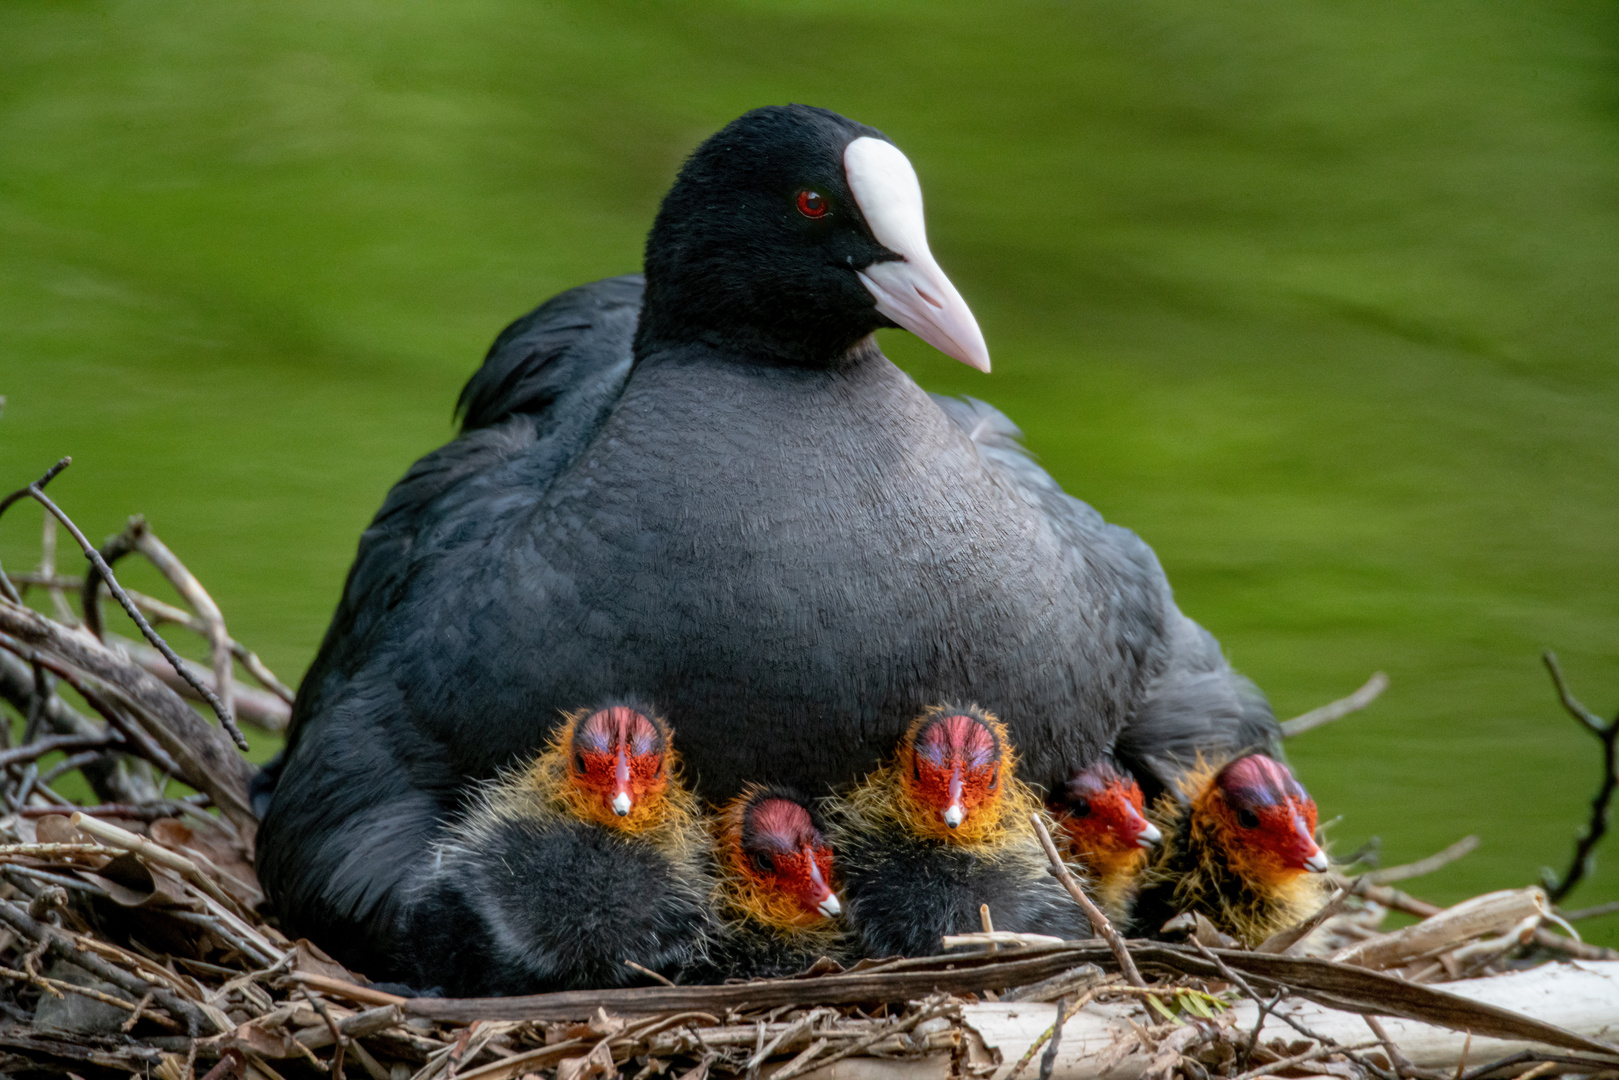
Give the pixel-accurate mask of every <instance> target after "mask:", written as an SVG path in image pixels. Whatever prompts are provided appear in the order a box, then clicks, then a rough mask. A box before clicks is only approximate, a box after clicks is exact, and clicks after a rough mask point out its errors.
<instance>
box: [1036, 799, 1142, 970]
mask: <svg viewBox="0 0 1619 1080" xmlns="http://www.w3.org/2000/svg"><path fill="white" fill-rule="evenodd" d="M1029 820H1030V821H1031V822H1033V824H1034V831H1035V835H1037V836H1038V837H1039V838H1040V846H1041V847H1042V848H1045V851H1046V858H1047V859H1048V860H1050V862H1051V865H1050V866H1049V867H1047V870H1048V872H1049V873H1050V874H1051V876H1052V877H1054V878H1056V879H1057V881H1058V883H1059V884H1060V885H1062V887H1063V888H1064V889H1067V890H1068V895H1069V896H1072V897H1073V898H1074V903H1076V904H1078V905H1079V908H1080V910H1081V911H1083V912H1084V913H1085V917H1086V918H1087V919H1089V920H1090V921H1091V929H1092V930H1093V931H1095V933H1096V936H1097V937H1099V938H1101V939H1102V940H1104V941H1106V942H1107V944H1108V948H1110V949H1112V950H1113V958H1114V959H1115V960H1117V961H1118V962H1119V970H1120V971H1121V972H1123V974H1124V978H1125V981H1126V982H1128V983H1129V984H1130V985H1131V986H1146V985H1147V984H1146V982H1145V981H1144V980H1143V979H1142V978H1141V972H1139V971H1137V970H1136V962H1135V961H1134V960H1133V959H1131V958H1130V950H1129V948H1128V947H1126V945H1125V944H1124V938H1122V937H1121V936H1119V932H1118V931H1117V930H1115V929H1113V924H1112V923H1110V922H1108V920H1107V916H1106V915H1104V914H1102V909H1101V908H1099V907H1097V906H1096V904H1095V903H1094V902H1093V901H1092V900H1091V898H1090V897H1088V896H1086V895H1085V890H1084V889H1081V888H1080V887H1079V882H1077V881H1075V880H1074V875H1073V874H1071V873H1069V872H1068V866H1067V865H1066V864H1065V863H1064V862H1063V861H1062V856H1061V855H1059V854H1058V853H1057V845H1056V844H1054V843H1052V842H1051V833H1049V832H1047V831H1046V823H1045V822H1043V821H1041V820H1040V815H1039V814H1030V815H1029Z"/></svg>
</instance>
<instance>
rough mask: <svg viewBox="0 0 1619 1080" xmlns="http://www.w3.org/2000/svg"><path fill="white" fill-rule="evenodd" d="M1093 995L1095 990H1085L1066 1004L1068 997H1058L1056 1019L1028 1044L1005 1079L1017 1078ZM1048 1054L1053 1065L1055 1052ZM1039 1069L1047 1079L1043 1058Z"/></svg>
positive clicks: (1048, 1074) (1089, 1001) (1047, 1074)
mask: <svg viewBox="0 0 1619 1080" xmlns="http://www.w3.org/2000/svg"><path fill="white" fill-rule="evenodd" d="M1095 996H1096V991H1095V990H1087V991H1086V992H1085V993H1083V994H1081V995H1080V996H1079V1000H1078V1001H1075V1002H1074V1003H1073V1004H1072V1005H1069V1004H1068V999H1067V998H1066V997H1062V998H1058V999H1057V1019H1056V1021H1055V1022H1053V1023H1052V1025H1051V1026H1050V1027H1048V1028H1046V1030H1044V1031H1042V1032H1041V1033H1040V1035H1039V1036H1038V1037H1037V1038H1036V1039H1035V1040H1034V1042H1032V1043H1030V1044H1029V1048H1028V1049H1027V1050H1025V1051H1023V1056H1022V1057H1020V1058H1018V1060H1017V1064H1016V1065H1013V1066H1012V1071H1011V1072H1009V1073H1007V1074H1006V1080H1017V1077H1018V1075H1019V1074H1020V1073H1022V1072H1023V1070H1024V1069H1027V1068H1028V1067H1029V1062H1031V1061H1033V1060H1034V1055H1035V1054H1038V1053H1039V1052H1040V1048H1041V1047H1042V1046H1044V1045H1046V1042H1047V1041H1048V1040H1055V1039H1056V1038H1057V1032H1058V1031H1060V1030H1062V1026H1063V1025H1064V1024H1066V1023H1068V1021H1070V1020H1072V1019H1073V1018H1074V1017H1075V1016H1077V1015H1078V1014H1079V1010H1081V1009H1083V1008H1084V1007H1085V1006H1087V1005H1089V1004H1090V1003H1091V999H1092V998H1094V997H1095ZM1048 1053H1050V1051H1048ZM1050 1056H1051V1059H1052V1064H1053V1065H1055V1064H1056V1054H1051V1055H1050ZM1040 1070H1041V1072H1043V1073H1045V1074H1046V1076H1047V1078H1048V1080H1049V1078H1050V1070H1049V1069H1047V1068H1046V1063H1045V1060H1044V1058H1042V1059H1041V1061H1040Z"/></svg>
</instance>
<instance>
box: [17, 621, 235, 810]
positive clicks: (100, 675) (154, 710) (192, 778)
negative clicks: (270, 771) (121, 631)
mask: <svg viewBox="0 0 1619 1080" xmlns="http://www.w3.org/2000/svg"><path fill="white" fill-rule="evenodd" d="M0 634H6V635H10V636H11V637H13V638H15V639H17V640H18V641H21V642H24V643H26V644H27V645H29V646H33V647H36V648H42V649H44V650H47V651H49V652H50V653H52V654H54V655H55V656H56V657H57V659H58V662H59V663H60V664H62V665H71V666H72V667H74V668H77V669H79V670H81V671H83V672H85V673H86V674H88V675H91V676H93V677H95V678H96V679H99V680H101V682H103V683H105V684H106V685H107V686H108V688H109V690H113V689H115V690H116V692H117V695H118V697H119V698H120V700H122V701H126V702H128V704H129V705H130V706H131V708H132V710H133V711H134V712H135V714H136V716H137V717H138V718H139V719H140V720H141V723H142V726H144V727H147V729H148V731H149V733H150V734H151V736H152V738H153V739H154V740H156V741H157V743H158V744H159V745H161V746H162V747H163V749H164V750H165V751H167V752H168V753H169V754H170V755H171V756H172V757H173V758H174V760H175V761H176V762H178V763H179V764H180V765H181V766H182V769H183V771H182V772H181V773H180V776H181V778H182V779H184V780H185V782H186V783H188V784H190V785H191V786H192V787H194V788H196V789H197V790H198V791H202V792H206V793H207V794H208V796H209V797H210V798H212V799H213V800H214V805H215V806H218V807H219V808H220V809H221V810H222V811H224V812H225V813H226V814H229V815H230V816H231V817H232V818H234V819H235V820H236V822H237V824H239V825H241V824H252V823H254V822H255V821H256V820H257V819H256V818H255V817H254V815H253V808H252V806H251V805H250V804H249V803H248V799H247V781H248V778H249V777H250V776H251V775H252V773H253V767H252V766H251V765H249V764H248V763H247V761H246V760H245V759H243V758H242V756H241V755H240V754H238V753H237V752H236V750H235V748H234V747H232V746H231V745H230V744H229V742H228V741H227V739H226V736H225V733H224V732H223V731H221V730H219V729H217V728H215V727H213V726H212V725H210V724H209V723H208V722H207V721H206V720H205V719H203V717H202V716H200V715H199V714H198V713H197V711H196V710H195V709H193V708H191V706H189V705H187V704H186V703H185V702H184V701H182V700H180V698H179V697H178V696H176V695H175V693H174V691H172V690H170V689H169V688H168V687H167V686H164V685H163V683H162V681H161V680H159V679H157V678H156V677H154V676H152V675H149V674H147V673H146V672H145V671H142V670H141V669H140V668H138V667H136V666H135V665H134V664H131V663H130V662H129V661H128V660H127V659H126V658H124V657H122V656H120V655H118V654H117V653H115V652H113V651H112V650H111V649H109V648H108V647H107V646H105V645H103V644H101V643H100V642H98V641H96V640H94V639H93V638H91V637H89V636H88V635H86V634H83V633H79V632H77V631H72V630H68V629H67V628H65V627H63V626H62V625H61V624H59V623H56V622H53V621H52V620H50V619H48V618H46V617H45V616H44V615H41V614H40V613H39V612H37V611H35V610H34V609H33V608H28V607H18V606H17V605H15V604H3V603H0ZM8 648H9V646H8Z"/></svg>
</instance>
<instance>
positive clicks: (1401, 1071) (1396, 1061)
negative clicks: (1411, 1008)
mask: <svg viewBox="0 0 1619 1080" xmlns="http://www.w3.org/2000/svg"><path fill="white" fill-rule="evenodd" d="M1361 1019H1362V1020H1364V1021H1366V1026H1367V1027H1369V1028H1371V1029H1372V1034H1373V1035H1375V1036H1377V1041H1378V1042H1380V1043H1382V1044H1383V1052H1384V1053H1386V1054H1388V1056H1389V1064H1390V1065H1393V1066H1394V1072H1395V1075H1397V1076H1401V1077H1412V1076H1419V1075H1433V1076H1437V1074H1428V1073H1427V1072H1426V1070H1418V1069H1417V1067H1416V1066H1415V1065H1413V1064H1412V1063H1411V1059H1410V1058H1408V1057H1406V1056H1405V1054H1404V1053H1402V1052H1401V1051H1400V1048H1399V1047H1398V1046H1395V1045H1394V1040H1393V1039H1391V1038H1389V1033H1388V1032H1387V1031H1386V1030H1384V1028H1383V1022H1382V1021H1381V1020H1379V1019H1378V1018H1377V1017H1375V1016H1373V1015H1372V1014H1371V1013H1362V1014H1361Z"/></svg>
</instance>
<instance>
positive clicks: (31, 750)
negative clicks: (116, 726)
mask: <svg viewBox="0 0 1619 1080" xmlns="http://www.w3.org/2000/svg"><path fill="white" fill-rule="evenodd" d="M123 745H124V740H123V739H122V738H120V737H119V736H118V735H117V734H116V733H111V732H109V733H108V734H106V735H46V736H43V737H41V738H38V739H35V740H34V741H33V742H31V743H27V744H25V745H23V746H19V747H17V748H16V749H14V750H5V751H0V768H6V767H8V766H11V765H22V764H26V763H28V762H31V761H38V760H39V759H40V758H42V757H44V756H45V755H46V754H51V753H55V752H56V751H58V750H85V749H90V748H94V749H97V750H109V749H112V748H114V747H121V746H123Z"/></svg>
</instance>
